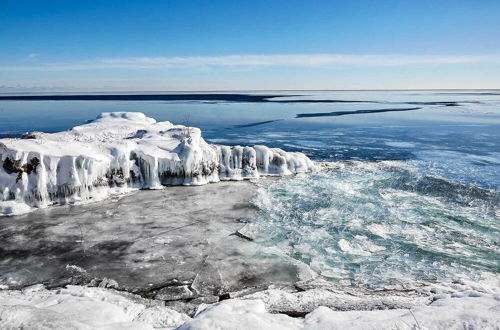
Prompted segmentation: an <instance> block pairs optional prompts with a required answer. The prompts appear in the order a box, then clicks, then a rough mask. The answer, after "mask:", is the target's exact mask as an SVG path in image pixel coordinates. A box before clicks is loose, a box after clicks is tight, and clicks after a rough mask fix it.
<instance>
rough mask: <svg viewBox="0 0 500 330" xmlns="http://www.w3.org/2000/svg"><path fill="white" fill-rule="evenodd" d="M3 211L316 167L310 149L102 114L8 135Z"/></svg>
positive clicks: (3, 144) (1, 174) (1, 149)
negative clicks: (237, 142)
mask: <svg viewBox="0 0 500 330" xmlns="http://www.w3.org/2000/svg"><path fill="white" fill-rule="evenodd" d="M0 161H1V163H2V167H1V168H0V215H1V214H4V215H5V214H19V213H25V212H28V211H30V210H31V209H32V208H33V207H37V208H40V207H46V206H48V205H52V204H66V203H75V202H85V201H89V200H99V199H103V198H106V197H108V196H109V195H110V194H113V193H122V192H125V191H128V190H130V189H141V188H148V189H157V188H161V187H163V186H165V185H203V184H206V183H210V182H217V181H219V180H243V179H250V178H258V177H260V176H262V175H288V174H293V173H301V172H309V171H312V170H313V169H314V164H313V163H312V161H311V160H310V159H309V158H307V156H305V155H304V154H302V153H289V152H285V151H283V150H281V149H272V148H267V147H265V146H253V147H241V146H235V147H228V146H220V145H210V144H208V143H207V142H205V140H204V139H203V138H202V136H201V131H200V129H198V128H195V127H186V126H182V125H174V124H172V123H170V122H168V121H165V122H156V121H155V120H154V119H153V118H148V117H146V116H145V115H144V114H142V113H134V112H112V113H102V114H101V115H99V116H98V118H97V119H96V120H94V121H91V122H89V123H87V124H84V125H81V126H76V127H73V128H72V129H70V130H68V131H63V132H59V133H52V134H48V133H39V132H35V133H31V134H30V135H29V136H26V138H23V139H12V138H7V139H0Z"/></svg>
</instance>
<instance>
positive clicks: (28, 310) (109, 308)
mask: <svg viewBox="0 0 500 330" xmlns="http://www.w3.org/2000/svg"><path fill="white" fill-rule="evenodd" d="M189 319H190V317H189V316H187V315H185V314H181V313H178V312H176V311H174V310H172V309H169V308H167V307H164V306H161V305H160V304H158V303H156V302H154V301H151V300H147V299H143V298H140V297H138V296H135V295H132V294H127V293H122V292H118V291H114V290H110V289H103V288H89V287H81V286H68V287H67V288H66V289H61V290H46V289H45V288H44V287H43V286H42V285H36V286H33V287H30V288H28V289H24V290H23V291H0V328H1V329H65V330H66V329H96V328H104V329H154V328H162V329H173V328H176V327H178V326H180V325H182V324H183V323H185V322H186V321H188V320H189Z"/></svg>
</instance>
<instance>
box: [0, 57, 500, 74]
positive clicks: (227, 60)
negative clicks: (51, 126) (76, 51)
mask: <svg viewBox="0 0 500 330" xmlns="http://www.w3.org/2000/svg"><path fill="white" fill-rule="evenodd" d="M28 57H29V58H31V59H36V58H37V57H38V54H30V55H29V56H28ZM472 63H486V64H500V55H463V56H461V55H452V56H445V55H443V56H426V55H342V54H289V55H224V56H185V57H118V58H101V59H95V60H87V61H75V62H65V63H46V64H39V65H36V66H34V65H33V66H16V65H12V66H4V67H0V70H4V71H32V70H43V71H59V70H62V71H65V70H98V69H162V68H164V69H168V68H186V67H268V66H287V67H336V66H409V65H425V66H430V65H443V64H448V65H449V64H472Z"/></svg>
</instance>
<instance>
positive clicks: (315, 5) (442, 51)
mask: <svg viewBox="0 0 500 330" xmlns="http://www.w3.org/2000/svg"><path fill="white" fill-rule="evenodd" d="M426 88H500V0H475V1H461V0H455V1H448V0H434V1H427V0H419V1H417V0H399V1H390V0H378V1H373V0H372V1H357V0H350V1H347V0H346V1H334V0H330V1H315V0H308V1H305V0H303V1H298V0H267V1H263V0H251V1H250V0H249V1H237V0H227V1H226V0H206V1H192V0H178V1H171V0H163V1H159V0H157V1H155V0H142V1H139V0H120V1H116V0H72V1H68V0H65V1H52V0H44V1H40V0H34V1H27V0H0V91H4V92H5V91H14V90H25V91H32V90H34V91H36V90H61V91H63V90H84V91H94V90H95V91H108V90H109V91H113V90H117V91H118V90H120V91H127V90H130V91H141V90H152V91H177V90H201V91H209V90H264V89H426Z"/></svg>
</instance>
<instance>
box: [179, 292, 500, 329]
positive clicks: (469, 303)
mask: <svg viewBox="0 0 500 330" xmlns="http://www.w3.org/2000/svg"><path fill="white" fill-rule="evenodd" d="M499 311H500V296H498V295H485V296H481V297H465V298H459V299H457V298H445V299H441V300H437V301H435V302H433V303H432V304H430V305H424V306H419V307H415V308H412V309H411V310H409V309H392V310H376V311H333V310H331V309H330V308H328V307H318V308H317V309H315V310H314V311H313V312H311V313H309V314H307V315H306V316H305V318H292V317H288V316H285V315H283V314H271V313H269V312H267V311H266V309H265V305H264V303H263V302H262V301H261V300H247V301H245V300H238V299H233V300H229V301H223V302H221V303H218V304H215V305H212V306H208V307H206V309H204V310H202V311H201V312H199V313H198V314H197V315H196V316H195V317H194V318H193V319H192V320H189V321H188V322H187V323H185V324H184V325H183V326H182V327H181V328H180V329H182V330H188V329H190V330H195V329H240V330H244V329H272V330H280V329H311V330H312V329H498V326H499V324H500V316H499V315H500V314H499V313H498V312H499Z"/></svg>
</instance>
